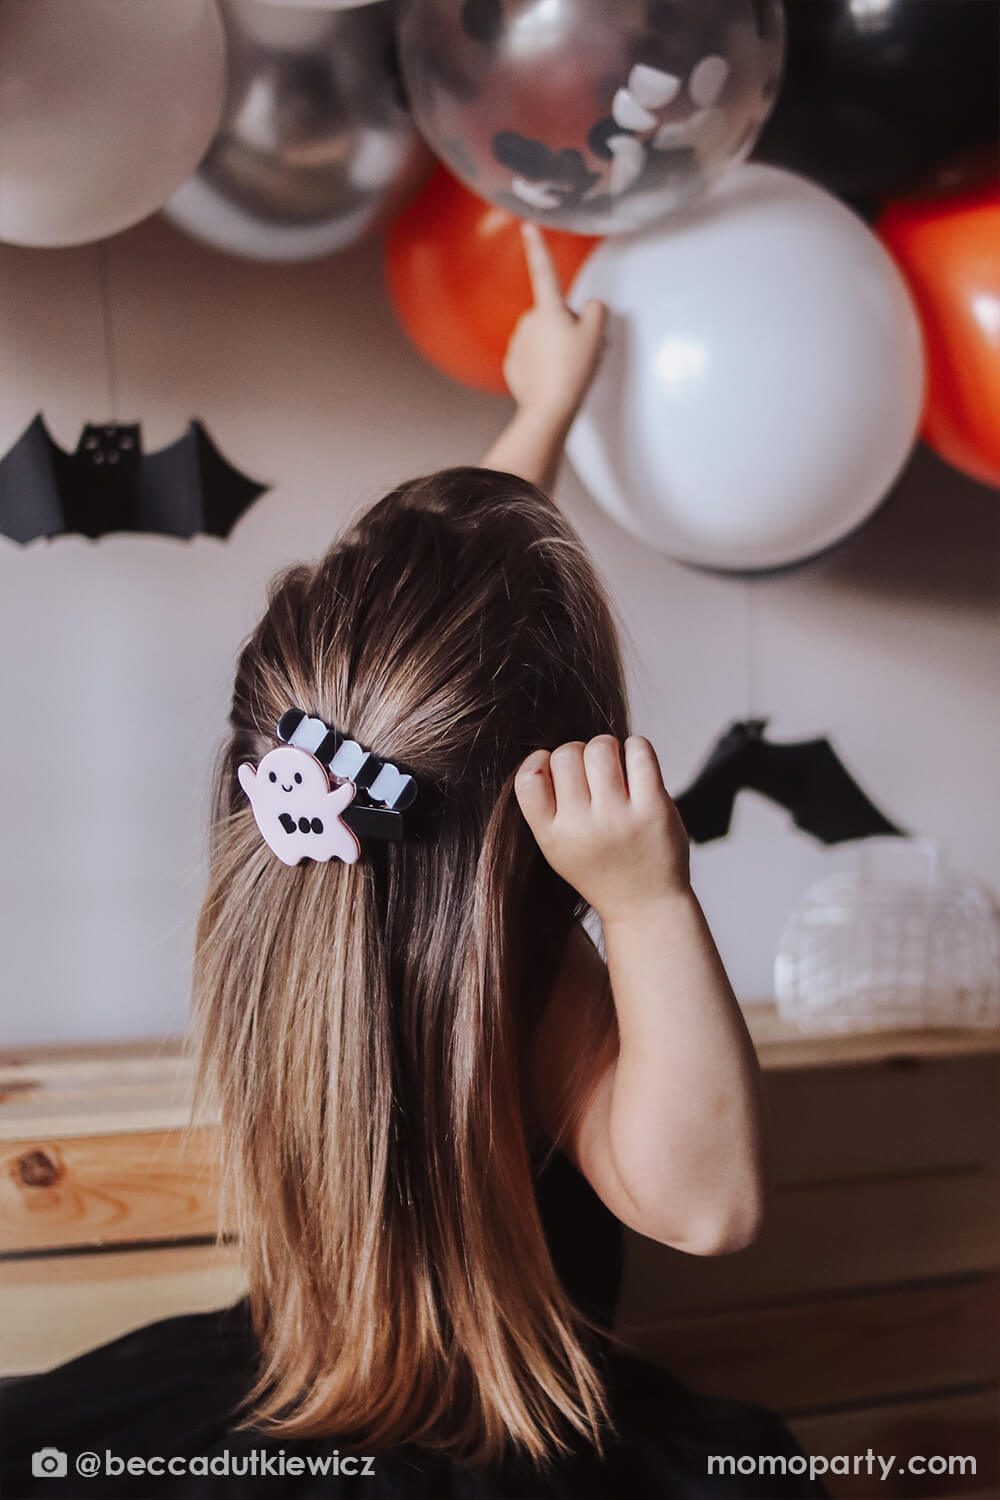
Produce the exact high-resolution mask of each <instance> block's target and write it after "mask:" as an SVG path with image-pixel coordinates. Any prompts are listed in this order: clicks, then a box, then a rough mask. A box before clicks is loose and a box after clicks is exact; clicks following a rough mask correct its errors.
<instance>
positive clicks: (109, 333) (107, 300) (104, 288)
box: [97, 240, 118, 422]
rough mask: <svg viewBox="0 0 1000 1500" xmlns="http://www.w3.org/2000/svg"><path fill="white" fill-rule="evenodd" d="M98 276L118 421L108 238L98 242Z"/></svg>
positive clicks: (113, 406)
mask: <svg viewBox="0 0 1000 1500" xmlns="http://www.w3.org/2000/svg"><path fill="white" fill-rule="evenodd" d="M97 277H98V283H99V286H100V298H101V322H102V324H103V327H104V363H105V368H106V370H107V375H108V406H109V408H110V417H111V420H112V422H117V421H118V358H117V354H116V351H115V332H114V325H113V323H112V321H111V283H110V278H109V275H108V247H107V241H106V240H98V242H97Z"/></svg>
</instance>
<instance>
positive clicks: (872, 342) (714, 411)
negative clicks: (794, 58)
mask: <svg viewBox="0 0 1000 1500" xmlns="http://www.w3.org/2000/svg"><path fill="white" fill-rule="evenodd" d="M588 297H597V298H599V299H601V300H602V301H604V302H606V303H607V304H608V306H609V308H610V309H611V313H612V318H611V322H610V335H609V347H608V350H607V352H606V354H605V356H604V359H603V360H602V363H601V366H600V368H599V370H598V373H597V376H596V379H595V381H594V384H593V386H592V387H591V389H590V392H589V393H588V396H587V399H586V401H585V402H584V405H583V409H582V411H581V414H580V416H579V417H578V419H577V421H576V423H575V424H574V426H573V429H572V431H571V432H570V436H569V442H568V452H569V456H570V458H571V460H572V463H573V466H574V468H575V469H576V471H577V473H578V474H579V476H580V478H581V480H582V481H583V483H584V485H585V486H586V487H587V489H588V490H589V491H590V493H591V494H592V495H593V497H594V499H595V500H597V502H598V503H599V504H600V505H602V506H603V507H604V509H605V510H607V511H608V512H609V513H610V514H611V515H612V516H613V517H614V518H615V519H616V520H617V521H619V522H620V524H621V525H622V526H624V527H625V528H626V529H627V530H628V531H630V532H632V534H633V535H634V536H636V537H639V538H640V539H641V540H643V541H645V542H648V543H650V544H651V545H652V546H654V547H656V548H657V549H658V550H659V551H662V552H665V553H667V554H668V555H670V556H672V557H675V558H677V559H679V560H680V561H682V562H690V563H695V564H699V565H702V566H706V567H713V568H724V569H741V570H742V569H757V568H770V567H778V566H781V565H783V564H786V563H791V562H797V561H799V560H801V559H802V558H805V557H808V556H810V555H811V554H813V553H816V552H819V551H821V550H822V549H823V548H824V547H827V546H829V545H830V544H831V543H833V542H835V541H837V540H839V539H840V538H841V537H843V536H845V535H846V533H847V532H849V531H851V530H853V529H854V527H856V526H858V525H859V524H860V523H861V522H862V521H863V520H865V518H866V517H867V516H868V515H870V513H871V512H872V511H873V510H874V509H875V508H876V507H877V506H878V504H879V502H880V501H881V500H882V499H883V497H884V496H885V494H886V493H887V491H888V490H889V488H890V486H891V485H892V483H893V480H894V479H895V477H896V475H897V474H898V473H899V470H900V468H901V467H902V465H903V463H904V461H905V460H906V457H907V455H908V454H909V452H910V449H911V448H912V446H913V443H914V440H915V438H916V433H917V427H918V424H919V421H920V415H921V408H922V404H923V391H924V363H923V348H922V341H921V335H920V327H919V324H918V321H917V316H916V313H915V311H914V308H913V304H912V302H911V300H910V296H909V293H908V291H907V289H906V286H905V284H904V282H903V280H902V278H901V276H900V274H899V272H898V271H897V270H896V267H895V266H894V264H893V262H892V261H891V259H890V258H889V256H888V254H887V253H886V251H885V250H884V249H883V248H882V246H881V244H880V243H879V241H878V240H877V239H876V238H875V236H874V235H873V234H872V233H871V231H870V230H869V229H868V228H867V227H866V225H865V224H864V223H863V222H862V221H861V220H860V219H859V218H857V217H856V215H855V214H853V213H852V212H851V211H850V209H848V208H846V207H845V206H844V205H843V204H842V203H840V202H839V201H838V200H837V199H836V198H833V197H832V196H831V195H830V194H829V193H827V192H825V191H824V190H823V189H822V188H819V187H817V186H816V185H815V184H814V183H811V182H808V181H806V180H805V179H804V178H801V177H798V176H796V175H794V174H793V173H790V172H784V171H780V170H779V169H777V168H775V167H765V166H758V165H751V166H742V167H737V168H734V169H733V171H732V172H731V173H730V175H729V176H728V178H727V179H726V180H725V181H724V182H723V183H722V184H720V186H719V187H718V188H717V189H716V190H715V192H714V193H712V194H711V195H710V196H709V197H708V198H706V199H704V200H703V202H702V203H701V204H700V205H699V206H698V207H697V208H693V209H691V210H689V211H687V212H686V213H681V214H679V215H676V216H675V217H674V218H673V219H671V220H670V222H669V224H667V225H664V226H663V227H661V228H658V229H656V230H653V231H648V232H647V233H645V234H643V235H641V236H637V237H632V238H628V239H624V238H621V239H619V238H616V239H608V240H606V241H605V243H604V244H603V245H601V246H599V247H598V249H597V250H595V252H594V253H593V255H591V256H590V258H589V259H588V260H587V262H586V263H585V264H584V266H583V268H582V269H581V271H580V274H579V276H578V277H577V280H576V282H575V284H574V287H573V291H572V299H571V300H572V302H573V304H574V305H575V306H580V305H581V304H582V302H583V301H584V300H585V299H586V298H588Z"/></svg>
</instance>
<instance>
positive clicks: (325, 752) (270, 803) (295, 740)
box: [236, 708, 417, 865]
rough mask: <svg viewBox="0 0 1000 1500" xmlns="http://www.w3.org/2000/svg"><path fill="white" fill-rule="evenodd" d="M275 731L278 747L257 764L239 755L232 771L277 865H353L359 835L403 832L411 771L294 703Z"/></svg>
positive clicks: (413, 785) (396, 836)
mask: <svg viewBox="0 0 1000 1500" xmlns="http://www.w3.org/2000/svg"><path fill="white" fill-rule="evenodd" d="M276 737H277V738H278V740H280V741H281V744H279V745H278V747H277V749H274V750H269V751H268V752H267V754H266V755H265V756H264V757H263V758H262V760H261V762H260V764H259V765H258V766H256V767H255V766H253V765H251V764H250V762H249V761H244V762H243V763H242V765H240V766H239V767H238V769H237V773H236V774H237V776H238V778H239V783H240V786H241V787H242V788H243V790H244V792H245V793H246V795H247V797H248V798H249V800H250V805H251V807H252V808H253V815H254V818H255V819H256V822H257V827H258V828H259V829H260V831H261V833H262V834H263V836H264V841H265V843H266V844H267V845H268V847H269V848H270V849H271V850H273V852H274V853H275V854H276V855H277V856H278V858H279V859H280V860H281V861H282V863H283V864H286V865H297V864H300V863H301V861H302V860H304V859H311V860H315V861H316V862H317V863H325V862H326V861H328V860H331V859H340V860H343V862H344V863H345V864H348V865H352V864H354V862H355V861H356V860H357V858H358V856H359V855H360V853H361V844H360V842H359V838H358V835H359V834H360V835H362V836H363V837H367V838H379V839H400V838H402V836H403V818H402V814H403V810H404V809H405V808H407V807H409V806H410V805H411V804H412V802H413V800H414V798H415V797H416V794H417V784H416V782H415V781H414V779H413V777H412V776H409V775H407V774H405V773H404V772H401V771H399V770H398V769H397V768H396V767H395V766H393V765H390V764H389V762H388V761H383V760H381V759H380V758H379V757H378V756H377V755H374V754H373V753H372V752H371V751H368V750H362V748H361V746H360V745H359V744H358V743H357V742H356V741H355V740H349V739H345V738H344V736H343V735H341V734H339V733H338V732H337V731H336V730H335V729H331V728H329V726H328V725H326V724H324V723H323V720H322V719H314V718H310V717H309V716H308V715H307V714H305V713H303V711H302V710H301V709H298V708H293V709H289V710H288V712H287V713H284V714H282V716H281V718H280V719H279V721H278V726H277V730H276ZM331 783H335V784H331Z"/></svg>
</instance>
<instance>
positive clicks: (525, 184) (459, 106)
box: [400, 0, 784, 235]
mask: <svg viewBox="0 0 1000 1500" xmlns="http://www.w3.org/2000/svg"><path fill="white" fill-rule="evenodd" d="M783 54H784V13H783V10H782V7H781V0H464V3H460V0H401V7H400V60H401V63H402V67H403V74H404V77H405V79H406V85H407V89H408V92H409V95H410V101H411V105H412V108H413V112H414V116H415V118H416V121H417V124H418V125H419V126H420V129H421V131H422V133H423V135H424V136H425V137H426V139H427V140H428V141H429V142H430V144H431V145H432V146H433V148H434V150H435V151H436V152H437V154H438V155H439V156H440V157H442V158H443V160H444V161H446V162H447V164H448V165H449V166H450V167H451V168H452V170H453V171H454V172H455V173H456V174H457V175H458V176H459V177H461V178H462V180H463V181H464V182H465V183H466V184H467V185H468V186H469V187H470V188H472V190H473V191H474V192H476V193H478V194H480V196H481V197H483V198H486V199H488V200H489V201H490V202H493V203H496V204H498V205H500V206H501V207H503V208H506V209H511V210H513V211H514V212H515V213H517V214H519V215H521V216H522V217H525V218H531V219H536V220H537V221H538V222H539V223H542V224H548V225H551V226H553V227H555V228H560V229H570V230H575V231H577V232H578V233H581V234H600V235H605V234H615V233H621V232H625V231H629V230H634V229H639V228H641V227H642V226H644V225H647V224H651V223H654V222H655V221H656V220H658V219H662V218H663V217H664V215H666V214H668V213H670V212H671V211H672V210H673V209H675V208H677V207H678V206H679V205H681V204H682V203H687V202H690V201H691V200H692V199H693V198H695V197H697V196H698V195H699V194H700V193H701V192H703V191H704V190H705V188H706V187H708V185H709V184H710V183H711V182H712V180H713V179H714V178H715V177H716V176H717V175H718V174H719V173H720V172H721V171H722V170H723V169H724V168H725V167H726V166H727V165H728V164H729V163H730V162H733V161H738V160H740V159H741V158H743V157H744V156H746V155H747V153H748V152H749V151H750V149H751V147H752V146H753V143H754V141H755V140H756V138H757V135H758V133H759V131H760V128H761V126H762V125H763V123H764V120H765V119H766V117H767V115H768V113H769V112H770V109H771V106H772V104H773V102H774V98H775V95H776V93H777V88H778V81H779V79H780V76H781V65H782V60H783Z"/></svg>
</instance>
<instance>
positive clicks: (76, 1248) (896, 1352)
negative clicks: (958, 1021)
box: [0, 1006, 1000, 1500]
mask: <svg viewBox="0 0 1000 1500" xmlns="http://www.w3.org/2000/svg"><path fill="white" fill-rule="evenodd" d="M747 1014H748V1019H749V1020H750V1022H751V1029H752V1031H753V1034H754V1040H755V1042H756V1044H757V1048H758V1053H759V1055H760V1059H761V1063H762V1066H763V1068H764V1071H765V1086H766V1097H767V1105H768V1113H769V1119H770V1126H771V1136H772V1159H773V1166H774V1192H773V1196H772V1201H771V1205H770V1212H769V1216H768V1221H767V1224H766V1227H765V1229H764V1232H763V1234H762V1236H761V1238H760V1239H759V1241H758V1242H757V1243H756V1244H755V1245H753V1246H752V1247H751V1248H750V1249H748V1250H744V1251H741V1252H739V1253H738V1254H736V1255H730V1256H722V1257H717V1258H708V1259H705V1258H697V1257H692V1256H686V1255H681V1254H679V1253H677V1252H676V1251H671V1250H668V1249H666V1248H664V1247H663V1246H661V1245H657V1244H655V1243H653V1242H651V1241H648V1240H642V1239H640V1238H638V1237H637V1236H631V1237H630V1240H629V1260H628V1270H627V1276H626V1285H625V1291H624V1295H623V1298H622V1305H621V1309H620V1331H621V1333H622V1334H623V1336H625V1337H626V1338H627V1339H628V1341H629V1342H630V1343H631V1344H633V1345H634V1346H635V1347H637V1348H638V1349H639V1350H641V1351H642V1352H643V1353H644V1354H646V1355H648V1356H649V1357H650V1358H653V1359H655V1360H657V1361H661V1362H662V1363H664V1364H666V1365H667V1366H668V1368H670V1369H672V1370H673V1371H674V1372H675V1373H677V1374H678V1375H680V1376H682V1377H683V1378H685V1379H688V1380H689V1381H690V1382H691V1383H692V1384H693V1385H695V1386H697V1387H698V1388H699V1389H701V1390H704V1391H707V1392H716V1393H719V1394H724V1395H731V1396H741V1397H745V1398H747V1399H751V1400H756V1401H759V1402H762V1403H764V1404H766V1405H768V1406H771V1407H773V1408H774V1409H776V1410H778V1411H780V1412H781V1413H782V1414H783V1415H784V1416H785V1417H786V1418H787V1420H788V1421H789V1423H790V1425H791V1426H792V1427H793V1429H794V1430H795V1431H796V1433H797V1434H798V1436H799V1438H800V1440H801V1442H802V1444H803V1446H804V1447H805V1448H806V1450H807V1451H809V1452H812V1453H815V1454H822V1455H825V1456H827V1457H831V1458H832V1457H833V1456H835V1455H854V1454H862V1455H863V1454H865V1453H866V1451H867V1450H868V1449H869V1448H870V1449H872V1450H874V1452H875V1453H876V1454H882V1455H886V1456H888V1455H896V1457H897V1461H898V1465H901V1464H902V1462H903V1460H904V1459H908V1458H909V1457H910V1456H912V1455H919V1456H923V1457H924V1458H925V1459H929V1458H936V1457H939V1456H941V1457H944V1458H947V1457H948V1456H949V1455H963V1456H964V1455H968V1456H972V1457H975V1459H976V1469H977V1472H976V1474H975V1476H972V1475H969V1474H968V1473H967V1474H966V1475H965V1477H964V1478H963V1477H959V1476H957V1475H954V1474H953V1475H952V1476H951V1477H950V1478H949V1477H947V1476H942V1477H933V1476H931V1475H926V1476H923V1477H916V1476H914V1475H912V1474H899V1473H898V1472H897V1473H894V1474H890V1475H889V1477H888V1479H887V1480H885V1481H882V1480H881V1479H879V1478H878V1477H877V1470H876V1477H874V1478H869V1477H867V1475H866V1474H865V1473H862V1474H859V1475H857V1476H851V1477H846V1476H842V1475H836V1474H834V1475H830V1476H827V1477H826V1478H825V1480H824V1482H825V1483H826V1484H827V1487H828V1489H829V1491H830V1493H831V1495H833V1496H834V1497H838V1500H839V1497H841V1496H843V1497H845V1500H847V1497H855V1496H856V1497H861V1496H865V1497H868V1496H871V1497H874V1496H878V1497H881V1500H898V1497H906V1500H919V1497H923V1496H954V1497H957V1496H964V1497H966V1500H987V1497H993V1500H1000V1477H998V1468H997V1452H996V1450H997V1435H998V1389H1000V1034H998V1033H992V1032H991V1033H988V1034H976V1033H972V1032H913V1033H902V1032H897V1033H893V1034H885V1035H879V1036H866V1037H848V1038H838V1039H835V1040H822V1041H818V1040H812V1039H809V1038H804V1037H803V1036H801V1034H799V1033H797V1032H792V1031H791V1030H790V1028H788V1027H786V1026H785V1025H783V1023H781V1022H780V1021H779V1019H778V1018H777V1016H776V1015H775V1013H774V1011H773V1010H772V1008H771V1007H769V1006H754V1007H752V1008H748V1011H747ZM192 1074H193V1069H192V1064H191V1061H190V1059H187V1058H185V1057H184V1055H183V1053H182V1051H181V1048H180V1047H179V1046H178V1045H177V1044H175V1043H163V1044H161V1045H155V1044H143V1045H121V1046H102V1047H75V1048H61V1049H45V1050H42V1049H37V1050H32V1051H30V1052H14V1051H10V1050H8V1051H6V1052H2V1053H0V1152H2V1154H3V1172H2V1176H0V1255H2V1260H0V1330H2V1332H0V1375H12V1374H17V1373H22V1372H27V1371H31V1370H38V1369H44V1368H47V1367H48V1366H50V1365H53V1364H56V1363H58V1362H59V1361H61V1360H64V1359H67V1358H69V1357H70V1356H72V1355H74V1354H77V1353H80V1352H82V1351H83V1350H85V1349H87V1348H89V1347H91V1346H93V1345H94V1344H97V1343H101V1342H103V1341H105V1340H107V1339H109V1338H113V1337H115V1336H116V1335H117V1334H119V1333H122V1332H124V1331H126V1330H127V1329H130V1328H133V1327H136V1326H138V1325H140V1324H142V1323H146V1322H151V1321H153V1320H154V1319H156V1318H160V1317H167V1316H170V1315H172V1314H174V1313H179V1312H190V1311H196V1310H207V1309H209V1308H213V1307H219V1306H222V1305H224V1304H226V1303H227V1302H231V1301H233V1300H235V1299H236V1298H237V1297H238V1296H239V1295H240V1294H241V1291H242V1288H243V1280H242V1275H241V1271H240V1266H239V1259H238V1253H237V1251H236V1249H235V1248H233V1247H232V1246H219V1245H217V1244H216V1243H215V1229H216V1191H217V1179H216V1162H215V1150H216V1140H215V1131H214V1128H213V1126H212V1125H211V1124H210V1123H209V1124H205V1125H202V1126H200V1127H198V1128H196V1129H193V1130H190V1131H189V1130H187V1129H186V1124H187V1119H188V1110H189V1099H190V1090H191V1083H192ZM623 1500H624V1497H623Z"/></svg>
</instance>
